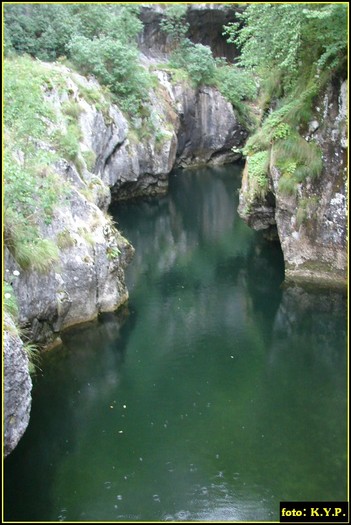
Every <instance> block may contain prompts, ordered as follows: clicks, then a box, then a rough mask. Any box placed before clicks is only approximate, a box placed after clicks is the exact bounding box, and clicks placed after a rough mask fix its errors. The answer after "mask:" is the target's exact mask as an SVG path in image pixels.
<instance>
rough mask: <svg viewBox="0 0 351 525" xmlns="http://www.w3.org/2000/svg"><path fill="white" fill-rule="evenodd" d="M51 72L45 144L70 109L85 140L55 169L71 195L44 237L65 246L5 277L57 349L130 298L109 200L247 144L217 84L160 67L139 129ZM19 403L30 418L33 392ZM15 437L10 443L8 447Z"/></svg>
mask: <svg viewBox="0 0 351 525" xmlns="http://www.w3.org/2000/svg"><path fill="white" fill-rule="evenodd" d="M45 67H47V68H48V69H49V70H52V73H53V74H54V73H55V75H56V78H59V86H58V87H55V83H54V82H53V85H51V86H50V87H49V88H45V87H43V96H44V98H45V100H46V101H47V102H48V103H50V105H51V107H52V109H53V111H54V113H55V115H56V118H55V121H53V122H50V123H48V142H47V143H40V144H39V143H38V145H37V146H38V147H39V148H43V149H50V150H52V149H53V148H55V145H53V144H52V143H51V142H50V139H49V136H50V135H52V131H60V132H62V131H65V130H67V127H68V125H69V122H71V120H70V121H68V120H67V114H66V113H67V108H69V110H70V112H72V108H73V110H74V113H75V114H76V115H77V120H76V124H75V125H76V126H77V127H78V128H77V129H78V132H77V136H78V137H79V144H77V151H78V153H77V155H76V158H75V159H74V160H72V161H67V160H64V159H63V158H60V159H59V160H57V162H56V163H55V165H54V167H53V168H54V171H55V173H56V174H57V175H59V176H60V180H61V181H62V185H63V186H64V187H65V188H66V193H65V196H64V198H61V200H60V202H59V204H58V205H57V206H56V207H55V212H54V214H53V217H52V220H51V222H50V223H49V224H48V223H46V222H45V221H44V220H43V221H42V222H41V223H40V224H38V227H39V229H40V233H41V235H42V236H43V237H44V238H47V239H50V240H52V241H54V242H55V243H56V244H57V246H58V247H59V261H57V263H55V264H54V265H53V266H52V267H51V269H49V270H48V271H46V272H39V271H36V270H33V269H31V268H29V269H26V270H24V269H22V268H20V266H19V265H18V264H17V262H16V261H15V259H14V257H13V255H12V253H11V251H10V250H8V249H6V250H5V280H6V281H7V282H8V283H10V284H11V285H12V287H13V290H14V293H15V295H16V298H17V302H18V307H19V318H18V322H19V324H20V326H21V327H25V328H26V330H27V332H28V335H29V337H30V339H31V340H32V341H34V342H36V343H39V344H40V345H43V346H45V345H52V344H56V343H59V342H60V331H61V330H63V329H64V328H66V327H68V326H71V325H74V324H77V323H80V322H84V321H89V320H91V319H93V318H95V317H96V316H97V315H98V314H99V312H106V311H111V310H115V309H116V308H117V307H119V306H120V305H121V304H122V303H123V302H125V301H126V299H127V298H128V291H127V289H126V287H125V282H124V268H125V266H126V265H127V264H128V262H129V261H130V259H131V257H132V255H133V251H134V250H133V248H132V246H131V245H130V244H129V243H128V241H127V240H126V239H124V238H123V237H122V236H121V235H120V233H119V232H118V231H117V229H116V228H115V226H114V225H113V223H112V221H111V219H110V218H109V216H108V214H107V213H106V212H107V209H108V206H109V204H110V202H111V198H112V199H113V200H123V199H127V198H131V197H137V196H140V195H156V194H160V193H164V192H165V191H166V190H167V186H168V180H167V175H168V173H169V172H170V171H171V169H172V168H173V166H175V165H189V164H205V163H223V162H230V161H232V160H233V159H234V158H235V155H234V154H233V153H232V151H231V148H232V147H233V146H242V145H243V143H244V140H245V138H246V131H245V129H244V128H242V126H241V125H240V124H239V123H238V120H237V117H236V115H235V112H234V110H233V108H232V106H231V105H230V104H229V103H228V102H227V101H226V100H225V99H224V98H223V97H222V96H221V95H220V93H219V92H218V91H217V90H216V89H214V88H202V89H193V88H190V87H189V86H184V85H180V84H174V83H172V78H171V76H170V74H169V73H167V72H165V71H157V72H156V75H157V77H158V85H157V87H155V88H154V89H153V90H151V91H150V98H149V103H148V104H147V107H146V114H147V116H146V117H145V118H144V119H143V118H140V119H139V120H137V119H134V123H133V127H132V126H131V125H130V122H128V120H127V119H126V117H125V116H124V115H123V114H122V112H121V111H120V110H119V108H118V107H117V106H115V105H113V104H111V103H110V102H108V100H107V99H106V98H105V96H104V94H103V92H102V90H101V88H100V86H99V85H98V84H97V82H96V81H95V80H94V79H86V78H84V77H82V76H80V75H78V74H76V73H74V72H73V71H71V70H70V69H68V68H67V67H65V66H63V65H59V64H47V65H46V66H45ZM97 100H98V102H97ZM65 112H66V113H65ZM148 119H150V120H151V121H152V122H151V123H152V126H151V132H150V126H149V127H148V126H147V125H146V124H147V122H146V121H147V120H148ZM6 344H7V347H8V349H7V350H6V351H7V353H8V354H9V355H12V354H11V352H12V353H15V354H16V355H17V354H18V355H17V357H16V359H17V360H21V363H20V365H21V366H20V369H21V370H22V372H23V373H24V370H27V363H26V361H25V359H24V358H23V356H22V354H23V352H22V351H21V350H20V340H18V341H17V339H16V340H14V339H13V338H9V339H8V341H7V343H6ZM21 356H22V357H21ZM22 372H21V373H22ZM6 374H8V377H9V382H8V387H6V388H7V391H6V392H7V398H6V405H9V407H8V410H9V413H10V414H12V412H13V409H12V408H11V404H12V403H14V402H16V403H17V401H15V400H16V399H17V397H18V396H17V390H18V389H20V388H21V386H20V385H19V386H17V380H12V379H11V376H12V374H13V369H12V367H9V368H8V371H7V372H6ZM21 399H22V398H21ZM18 403H19V402H18ZM20 403H21V404H22V405H23V411H24V412H25V413H26V414H27V416H28V417H29V409H28V407H29V406H30V388H27V386H26V388H24V389H23V399H22V401H21V402H20ZM27 416H25V417H24V416H23V417H22V416H21V417H20V418H18V417H16V418H15V419H14V418H13V417H12V416H11V415H10V416H9V418H7V419H6V432H7V433H8V432H10V433H11V435H13V436H20V435H21V434H22V433H23V431H24V429H25V427H26V425H27V423H28V417H27ZM11 418H12V419H11ZM19 420H21V421H20V423H19ZM9 425H10V426H9ZM6 439H7V438H6ZM16 439H17V438H14V437H11V443H12V444H11V445H9V447H8V449H7V450H8V451H10V450H11V449H12V448H14V446H15V445H16V443H17V441H18V439H19V437H18V439H17V441H16Z"/></svg>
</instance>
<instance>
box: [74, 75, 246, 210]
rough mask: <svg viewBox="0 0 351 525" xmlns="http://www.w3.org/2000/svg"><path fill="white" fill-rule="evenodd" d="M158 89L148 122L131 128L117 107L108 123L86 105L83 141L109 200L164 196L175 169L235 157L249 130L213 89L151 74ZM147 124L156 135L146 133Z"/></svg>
mask: <svg viewBox="0 0 351 525" xmlns="http://www.w3.org/2000/svg"><path fill="white" fill-rule="evenodd" d="M155 74H156V76H157V78H158V86H157V87H156V88H154V89H153V90H151V91H150V93H149V103H148V107H147V109H146V110H147V112H148V115H149V116H148V117H146V118H145V119H144V121H143V119H139V121H138V122H136V123H134V126H135V124H136V127H134V129H132V128H131V126H130V123H128V121H127V120H126V118H125V117H124V116H123V115H122V113H121V112H120V111H119V109H118V108H117V107H116V106H113V105H112V106H111V107H110V108H109V118H108V124H106V121H105V120H104V118H103V116H102V115H101V113H99V112H97V111H96V110H95V109H94V108H92V107H91V106H89V104H87V103H84V112H83V113H82V114H81V116H80V124H81V128H82V131H83V142H84V144H85V147H86V148H87V149H88V150H91V151H93V152H94V154H95V156H96V163H95V167H94V174H95V175H96V176H98V177H99V178H100V179H101V180H102V182H103V183H104V185H106V186H107V187H109V188H110V191H111V194H112V199H113V200H124V199H130V198H133V197H138V196H145V195H157V194H162V193H165V192H166V191H167V187H168V177H167V175H168V174H169V172H170V171H171V170H172V168H173V167H174V166H186V165H199V164H223V163H226V162H232V161H233V160H235V159H236V158H238V154H234V153H233V152H232V148H233V147H238V146H241V145H243V143H244V141H245V139H246V137H247V131H246V129H245V128H243V126H242V125H241V124H240V123H239V121H238V118H237V115H236V113H235V111H234V109H233V107H232V105H231V104H230V103H229V102H227V100H226V99H225V98H224V97H223V96H222V95H221V94H220V93H219V91H218V90H217V89H215V88H211V87H203V88H200V89H195V88H191V87H190V86H188V85H184V84H180V83H174V82H172V75H171V74H170V73H168V72H166V71H163V70H158V71H155ZM148 119H151V121H152V125H153V128H154V130H153V131H145V121H146V120H148Z"/></svg>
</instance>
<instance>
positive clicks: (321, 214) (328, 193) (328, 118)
mask: <svg viewBox="0 0 351 525" xmlns="http://www.w3.org/2000/svg"><path fill="white" fill-rule="evenodd" d="M345 108H346V81H343V82H340V81H337V80H334V81H333V82H332V83H330V84H329V85H328V86H327V87H326V89H325V91H324V92H323V93H322V94H321V95H320V97H319V99H318V100H317V101H316V103H315V106H314V115H313V117H312V119H311V122H310V125H309V126H308V133H307V135H306V136H305V137H304V138H305V139H306V140H307V141H308V140H311V139H312V138H313V139H314V140H315V141H316V142H317V143H318V144H319V145H320V148H321V150H322V160H323V169H322V173H321V174H320V176H319V177H318V178H315V179H313V178H310V177H307V179H306V180H305V181H303V182H302V183H300V184H299V186H298V189H297V193H296V195H286V194H284V193H283V192H282V191H280V190H279V179H280V177H281V173H280V172H279V169H278V168H277V167H276V166H275V163H274V149H273V155H272V156H271V165H270V192H269V193H268V195H267V196H266V197H265V198H264V199H263V200H262V199H260V198H258V199H255V200H253V201H252V199H250V183H249V181H248V180H247V177H246V178H245V177H244V179H243V185H242V189H241V195H240V208H239V213H240V215H241V216H242V218H243V219H244V220H245V221H246V222H247V223H248V224H249V225H250V226H252V227H253V228H254V229H267V230H268V229H269V228H272V225H274V223H275V226H276V228H277V232H278V235H279V239H280V243H281V247H282V250H283V254H284V261H285V274H286V278H287V279H292V280H294V281H299V280H303V281H305V280H307V281H317V282H322V281H325V282H326V283H329V284H338V283H340V284H341V283H345V282H346V272H347V245H346V243H347V241H346V239H347V237H346V233H347V232H346V224H347V207H346V204H347V171H346V159H347V156H346V110H345Z"/></svg>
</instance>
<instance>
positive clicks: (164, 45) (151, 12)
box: [139, 3, 243, 60]
mask: <svg viewBox="0 0 351 525" xmlns="http://www.w3.org/2000/svg"><path fill="white" fill-rule="evenodd" d="M242 11H243V6H239V5H237V4H236V5H235V4H233V5H229V4H206V3H198V4H189V5H188V9H187V12H186V17H185V21H186V23H187V24H189V31H188V34H187V36H188V38H189V39H190V40H191V41H192V42H193V43H194V44H197V43H201V44H203V45H205V46H209V47H210V48H211V50H212V53H213V56H215V57H225V58H227V59H228V60H233V58H234V57H235V56H237V55H238V51H237V49H236V48H235V47H234V46H233V44H228V42H227V41H226V39H225V37H224V36H223V35H222V33H223V26H224V25H226V24H228V22H233V21H236V13H240V12H242ZM164 13H165V6H164V5H162V4H144V5H142V6H141V11H140V18H141V20H142V22H143V24H144V29H143V32H142V34H141V35H140V37H139V47H140V50H141V51H142V53H144V54H145V55H146V56H148V57H153V58H158V59H162V58H163V59H165V58H166V57H167V54H168V53H169V52H170V51H171V46H172V44H171V42H170V38H169V37H167V35H166V34H165V33H164V32H162V31H160V22H161V20H162V19H163V17H164Z"/></svg>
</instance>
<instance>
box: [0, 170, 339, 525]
mask: <svg viewBox="0 0 351 525" xmlns="http://www.w3.org/2000/svg"><path fill="white" fill-rule="evenodd" d="M239 184H240V170H239V171H237V172H235V168H232V167H226V168H221V169H217V170H215V171H214V172H210V171H208V170H195V171H191V172H176V173H175V174H174V177H173V178H171V181H170V194H169V195H168V196H167V197H164V198H162V199H161V200H147V201H139V202H136V203H134V204H133V203H129V204H128V205H127V204H123V205H119V206H118V208H117V209H116V210H115V213H116V214H117V215H116V216H117V219H118V221H119V223H120V225H121V226H122V229H123V231H124V233H125V235H126V236H127V237H128V238H129V239H130V240H131V242H132V243H133V245H134V246H135V248H136V256H135V259H134V262H133V263H132V265H131V266H130V267H129V269H128V276H127V277H128V281H129V283H128V285H129V289H130V301H129V306H128V309H127V310H125V312H121V313H120V314H118V315H115V314H111V315H107V316H103V317H101V319H99V321H97V322H95V323H89V324H88V325H82V326H80V327H77V328H74V329H72V330H69V331H67V332H66V333H65V334H64V338H63V339H64V345H63V346H62V347H61V348H58V349H56V350H55V351H53V352H52V353H49V354H47V355H46V356H45V357H44V359H43V363H42V369H43V373H42V375H40V376H39V377H38V380H37V382H36V387H35V391H34V401H33V411H32V419H31V423H30V427H29V428H28V430H27V432H26V434H25V436H24V438H23V440H22V441H21V443H20V445H19V447H18V449H16V450H15V451H14V453H13V454H11V455H10V456H9V458H7V459H6V488H5V496H6V505H5V513H6V517H7V518H8V519H13V520H16V521H20V520H31V521H39V520H47V521H50V520H93V521H94V520H97V521H100V520H101V521H102V520H115V521H123V522H124V521H159V520H162V521H184V520H190V521H193V520H200V521H203V520H207V521H210V520H214V521H217V520H220V521H222V520H223V521H238V520H244V521H252V520H263V521H265V520H278V517H279V515H278V512H279V502H280V501H282V500H292V501H294V500H295V501H299V500H300V501H303V500H317V501H318V500H319V501H322V500H326V501H331V500H335V501H337V500H343V499H345V498H346V472H345V469H346V421H345V414H346V376H345V374H346V373H345V369H346V357H345V355H346V352H345V349H346V334H345V311H346V306H345V298H344V297H343V296H342V294H339V293H332V292H325V291H324V292H318V291H316V290H313V291H308V290H303V289H301V288H300V287H290V288H284V287H282V286H281V285H282V281H283V267H282V257H281V253H280V251H279V247H277V246H272V245H271V244H269V243H267V242H266V241H264V240H263V239H262V238H261V237H260V235H258V234H256V233H255V232H252V231H251V230H250V229H249V228H248V227H247V226H246V225H245V224H244V223H243V222H242V221H241V220H240V219H239V217H238V216H237V215H236V214H235V206H234V205H233V204H235V203H236V202H237V196H236V193H235V192H234V190H235V187H238V186H239ZM18 473H20V476H19V475H18ZM18 494H21V501H18V497H17V495H18Z"/></svg>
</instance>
